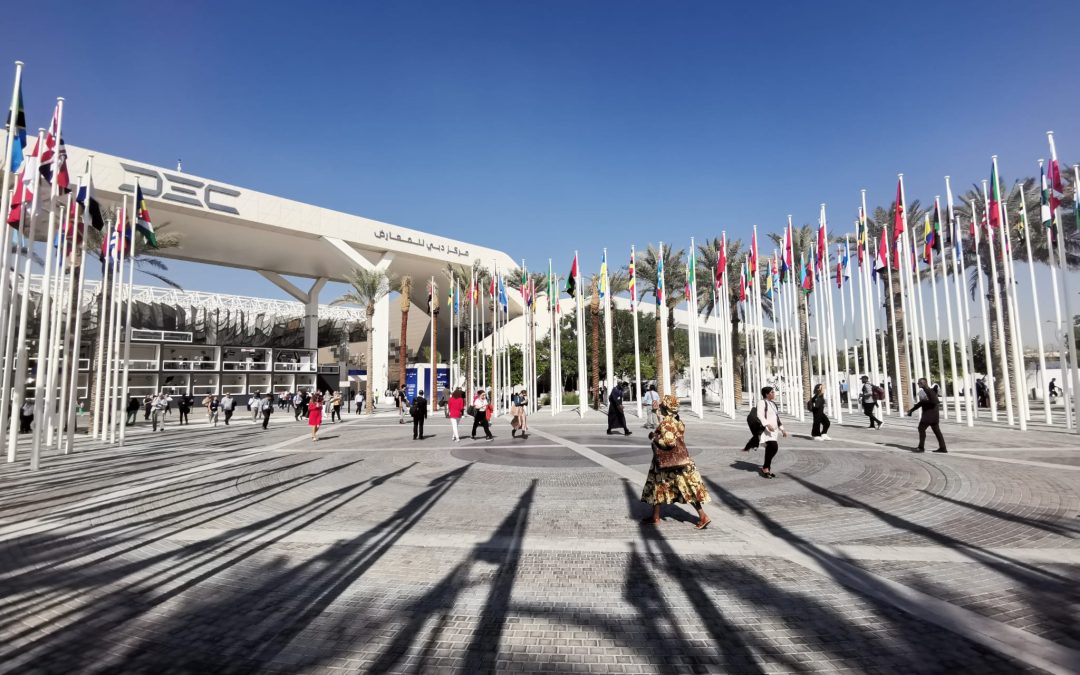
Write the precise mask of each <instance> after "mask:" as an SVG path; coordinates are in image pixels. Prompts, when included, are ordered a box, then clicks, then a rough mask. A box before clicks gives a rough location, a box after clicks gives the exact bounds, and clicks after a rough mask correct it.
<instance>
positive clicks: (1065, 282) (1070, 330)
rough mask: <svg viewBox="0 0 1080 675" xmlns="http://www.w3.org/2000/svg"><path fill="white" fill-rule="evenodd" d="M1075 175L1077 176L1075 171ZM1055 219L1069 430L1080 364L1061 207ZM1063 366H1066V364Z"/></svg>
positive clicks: (1054, 154)
mask: <svg viewBox="0 0 1080 675" xmlns="http://www.w3.org/2000/svg"><path fill="white" fill-rule="evenodd" d="M1046 137H1047V139H1048V140H1049V142H1050V161H1051V162H1053V163H1054V165H1055V166H1056V165H1057V146H1056V145H1055V144H1054V132H1053V131H1048V132H1046ZM1057 171H1058V173H1060V171H1061V169H1060V168H1059V169H1057ZM1073 175H1074V176H1075V175H1076V170H1075V169H1074V171H1073ZM1050 189H1051V191H1053V189H1054V187H1053V185H1051V186H1050ZM1053 217H1054V222H1055V224H1056V225H1057V234H1058V237H1057V240H1058V260H1059V261H1060V262H1061V285H1062V288H1063V289H1064V291H1065V317H1066V322H1065V323H1066V326H1065V336H1066V337H1065V339H1066V340H1067V341H1068V348H1067V351H1068V352H1069V364H1068V367H1067V369H1066V368H1065V367H1063V368H1062V375H1064V377H1063V378H1062V380H1063V381H1064V382H1065V387H1064V391H1065V421H1066V425H1067V428H1070V429H1071V428H1072V426H1071V425H1072V421H1073V408H1072V405H1073V402H1074V401H1075V398H1076V397H1075V394H1076V386H1077V385H1080V371H1078V369H1080V364H1078V363H1077V361H1076V325H1075V324H1076V322H1075V321H1073V316H1075V315H1074V314H1073V298H1072V291H1071V289H1070V286H1071V284H1070V283H1069V258H1068V256H1067V255H1066V251H1065V231H1064V229H1063V228H1062V223H1061V207H1060V206H1059V207H1058V208H1057V209H1055V211H1054V213H1053ZM1062 351H1066V350H1062ZM1062 365H1063V366H1065V364H1062ZM1074 375H1075V376H1076V379H1074ZM1077 427H1078V428H1080V424H1078V425H1077Z"/></svg>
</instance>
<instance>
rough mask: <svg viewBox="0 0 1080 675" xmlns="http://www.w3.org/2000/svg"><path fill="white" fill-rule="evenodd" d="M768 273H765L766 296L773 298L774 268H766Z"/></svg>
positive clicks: (769, 298) (768, 298)
mask: <svg viewBox="0 0 1080 675" xmlns="http://www.w3.org/2000/svg"><path fill="white" fill-rule="evenodd" d="M766 271H767V272H768V273H767V274H766V275H765V298H766V299H767V300H772V290H773V275H772V270H766Z"/></svg>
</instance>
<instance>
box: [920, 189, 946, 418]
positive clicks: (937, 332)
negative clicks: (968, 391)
mask: <svg viewBox="0 0 1080 675" xmlns="http://www.w3.org/2000/svg"><path fill="white" fill-rule="evenodd" d="M937 212H938V214H940V213H941V209H938V211H937ZM927 217H929V215H928V216H927ZM940 236H941V233H940V232H934V245H933V246H931V247H930V260H928V261H927V264H928V265H929V266H930V269H929V273H930V297H931V298H932V300H933V308H934V342H935V343H936V344H937V361H938V382H940V383H941V396H942V398H944V399H945V403H944V404H943V405H942V406H941V413H942V415H943V416H944V418H945V419H949V404H948V399H947V398H946V397H947V396H948V394H949V388H948V384H947V383H946V381H945V356H944V351H943V350H942V347H941V342H942V339H941V338H942V335H941V311H940V309H939V306H938V297H937V275H935V274H934V249H935V248H936V247H937V244H938V237H940ZM923 245H924V246H925V242H923ZM943 249H944V247H943ZM942 255H944V253H943V254H942ZM942 283H946V282H945V281H944V280H943V282H942ZM945 297H946V298H947V297H949V294H948V292H946V293H945ZM949 331H950V333H951V331H952V327H951V326H950V327H949ZM949 357H950V358H949V360H950V361H951V360H952V354H950V355H949Z"/></svg>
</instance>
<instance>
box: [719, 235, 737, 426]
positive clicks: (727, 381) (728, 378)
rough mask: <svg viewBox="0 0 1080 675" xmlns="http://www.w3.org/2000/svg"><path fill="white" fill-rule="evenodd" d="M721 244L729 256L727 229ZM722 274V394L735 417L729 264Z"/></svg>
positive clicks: (726, 407) (727, 409)
mask: <svg viewBox="0 0 1080 675" xmlns="http://www.w3.org/2000/svg"><path fill="white" fill-rule="evenodd" d="M721 246H723V247H724V257H725V258H726V257H727V231H724V233H723V238H722V241H721ZM720 274H721V280H720V284H721V291H720V298H721V299H720V303H721V304H720V317H721V318H720V321H721V324H722V325H721V328H720V330H721V332H723V335H722V336H721V338H722V340H723V342H722V343H721V346H722V347H723V350H724V358H723V363H724V368H723V372H724V375H723V379H722V380H721V386H722V392H723V393H722V394H721V395H722V396H723V397H724V409H725V410H726V411H727V413H728V416H729V417H731V418H732V419H734V418H735V412H736V410H735V359H734V358H733V355H732V352H731V347H732V345H731V325H732V324H731V289H730V287H729V286H728V266H727V265H726V264H725V265H724V269H722V270H720Z"/></svg>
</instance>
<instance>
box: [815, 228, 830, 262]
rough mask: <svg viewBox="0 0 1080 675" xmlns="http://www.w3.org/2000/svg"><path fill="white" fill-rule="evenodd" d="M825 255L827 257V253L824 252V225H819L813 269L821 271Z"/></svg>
mask: <svg viewBox="0 0 1080 675" xmlns="http://www.w3.org/2000/svg"><path fill="white" fill-rule="evenodd" d="M826 255H828V252H827V251H826V250H825V224H824V223H821V224H819V225H818V228H817V254H816V256H815V258H816V262H815V265H816V268H815V269H817V270H818V271H819V272H820V271H821V268H822V265H824V264H825V256H826Z"/></svg>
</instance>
